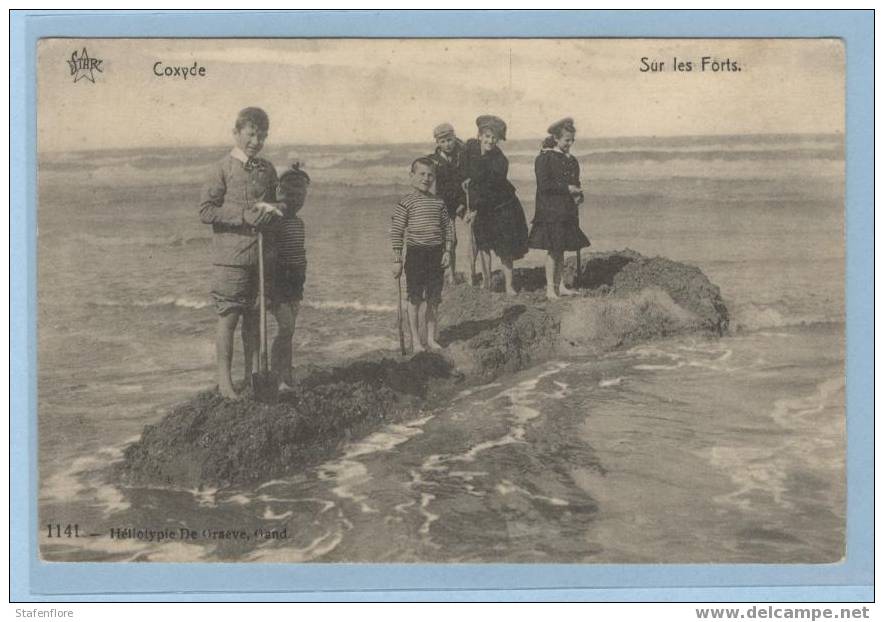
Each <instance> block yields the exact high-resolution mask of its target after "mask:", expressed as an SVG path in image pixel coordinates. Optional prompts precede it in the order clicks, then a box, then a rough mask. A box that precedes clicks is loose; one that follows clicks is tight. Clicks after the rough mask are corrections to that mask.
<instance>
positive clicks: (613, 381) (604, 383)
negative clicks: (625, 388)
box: [599, 378, 623, 388]
mask: <svg viewBox="0 0 884 622" xmlns="http://www.w3.org/2000/svg"><path fill="white" fill-rule="evenodd" d="M621 382H623V378H604V379H602V380H599V386H600V387H602V388H604V387H616V386H618V385H619V384H620V383H621Z"/></svg>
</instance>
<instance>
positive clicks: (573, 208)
mask: <svg viewBox="0 0 884 622" xmlns="http://www.w3.org/2000/svg"><path fill="white" fill-rule="evenodd" d="M534 174H535V175H536V177H537V200H536V203H535V211H534V222H570V221H574V222H576V221H577V203H576V202H575V201H574V197H573V196H571V193H570V192H569V191H568V186H569V185H572V186H578V187H579V186H580V164H578V163H577V158H575V157H574V156H571V155H566V154H564V153H562V152H561V151H556V150H554V149H544V150H543V151H541V152H540V155H538V156H537V158H536V159H535V160H534Z"/></svg>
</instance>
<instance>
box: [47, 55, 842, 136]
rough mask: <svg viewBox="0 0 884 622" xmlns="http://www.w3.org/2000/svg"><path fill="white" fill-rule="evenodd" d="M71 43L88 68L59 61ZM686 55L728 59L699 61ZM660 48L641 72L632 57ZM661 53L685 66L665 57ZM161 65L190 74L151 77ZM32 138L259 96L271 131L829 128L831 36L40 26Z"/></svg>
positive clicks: (834, 102) (220, 121)
mask: <svg viewBox="0 0 884 622" xmlns="http://www.w3.org/2000/svg"><path fill="white" fill-rule="evenodd" d="M83 47H86V49H87V51H88V54H89V55H90V56H92V57H93V58H97V59H101V61H102V64H101V68H102V72H101V73H99V72H95V74H94V75H95V83H94V84H93V83H91V82H89V81H88V80H86V79H80V80H79V81H77V82H76V83H74V82H73V77H72V76H71V70H70V68H69V67H68V64H67V61H68V60H70V58H71V53H72V52H73V51H74V50H81V49H82V48H83ZM702 56H711V57H715V58H719V59H725V58H730V59H732V60H736V61H737V63H739V65H740V66H741V68H742V71H740V72H721V73H712V72H699V71H697V70H696V69H697V66H696V63H697V62H698V61H699V60H700V58H701V57H702ZM642 57H647V58H648V59H649V60H663V61H664V62H665V63H666V69H665V71H663V72H646V73H642V72H641V71H639V69H640V68H641V67H642V64H641V61H640V59H641V58H642ZM673 57H678V58H679V59H684V60H690V61H693V62H694V63H695V71H693V72H690V73H679V72H675V71H673V69H672V62H673V60H672V59H673ZM158 61H159V62H162V63H163V65H162V66H163V67H165V66H174V65H185V66H191V65H193V63H194V62H196V63H197V64H198V66H204V67H205V68H206V76H205V77H189V78H188V79H187V80H186V81H185V80H182V79H181V78H160V77H157V76H155V75H154V63H156V62H158ZM37 73H38V121H37V125H38V146H39V148H40V149H41V150H67V149H97V148H118V147H144V146H175V145H180V146H185V145H207V144H219V143H226V142H229V141H230V130H231V128H232V125H233V121H234V118H235V116H236V112H237V111H238V110H239V109H240V108H243V107H245V106H261V107H263V108H264V109H265V110H267V112H268V114H269V115H270V124H271V126H270V139H269V141H272V142H274V143H289V144H298V143H303V144H308V143H309V144H315V143H328V144H334V143H384V142H419V141H427V140H432V128H433V126H434V125H436V124H438V123H440V122H442V121H449V122H451V123H453V124H454V125H455V127H456V128H457V130H458V133H459V134H460V135H461V136H471V135H473V134H474V133H475V125H474V120H475V118H476V116H477V115H479V114H485V113H491V114H497V115H499V116H501V117H503V118H504V119H505V120H506V121H507V123H508V124H509V128H510V129H509V137H510V138H538V137H542V136H543V135H544V134H545V128H546V127H547V125H548V124H549V123H550V122H551V121H554V120H556V119H558V118H560V117H563V116H566V115H567V116H573V117H574V118H575V119H576V125H577V128H578V133H579V135H580V136H583V137H586V136H644V135H682V134H741V133H759V132H773V133H794V132H814V133H816V132H820V133H822V132H841V131H843V127H844V50H843V47H842V45H841V43H840V42H838V41H835V40H660V39H656V40H655V39H571V40H553V39H532V40H512V39H498V40H485V39H483V40H465V39H434V40H419V39H406V40H401V39H380V40H365V39H342V40H341V39H339V40H326V39H277V40H261V39H252V40H233V39H212V40H182V39H179V40H173V39H152V40H151V39H141V40H127V39H117V40H113V39H91V40H76V39H47V40H43V41H41V42H40V44H39V48H38V72H37Z"/></svg>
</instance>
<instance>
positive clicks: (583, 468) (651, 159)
mask: <svg viewBox="0 0 884 622" xmlns="http://www.w3.org/2000/svg"><path fill="white" fill-rule="evenodd" d="M226 150H227V149H226V148H224V147H218V148H211V147H200V148H196V147H194V148H187V149H154V150H128V151H100V152H68V153H44V154H41V155H40V173H39V209H38V229H39V237H38V301H39V304H38V356H39V370H38V409H39V417H38V420H39V460H38V462H39V470H40V489H39V507H40V519H41V523H46V526H48V525H54V524H59V525H61V526H62V528H64V527H65V526H66V525H68V524H70V523H76V524H77V525H78V527H79V529H80V530H81V531H82V532H84V533H87V534H93V533H94V534H98V535H95V536H88V535H87V536H86V537H80V538H66V537H62V538H49V537H47V534H46V533H44V534H42V536H41V539H40V544H41V553H42V555H43V557H44V558H45V559H50V560H152V561H176V560H177V561H186V560H194V561H195V560H202V561H230V560H261V561H293V562H294V561H313V560H315V561H439V562H443V561H446V562H454V561H459V562H468V561H514V562H557V561H561V562H660V561H670V562H679V561H684V562H834V561H837V560H839V559H840V558H841V557H842V555H843V551H844V533H845V506H844V504H845V469H844V458H845V416H844V242H843V235H844V233H843V222H844V195H843V184H844V177H843V176H844V159H843V139H842V137H841V136H828V135H825V136H821V135H800V136H773V135H760V136H748V137H704V138H691V137H678V138H644V139H642V138H623V139H595V140H592V139H587V140H583V139H582V140H581V142H580V143H578V145H577V146H576V147H575V153H576V155H577V156H578V158H580V162H581V166H582V170H583V173H582V178H583V182H584V187H585V190H586V195H587V202H586V204H585V206H584V207H582V208H581V224H582V226H583V228H584V230H585V231H586V232H587V234H588V235H589V236H590V238H591V239H592V243H593V247H592V249H590V250H614V249H622V248H626V247H628V248H632V249H634V250H637V251H639V252H641V253H643V254H645V255H650V256H653V255H662V256H666V257H669V258H671V259H675V260H678V261H684V262H688V263H691V264H694V265H697V266H698V267H700V268H701V269H702V270H703V271H704V272H705V273H706V274H707V276H708V277H709V278H710V279H711V280H712V281H713V282H714V283H716V284H717V285H719V286H720V288H721V291H722V295H723V297H724V299H725V302H726V304H727V305H728V308H729V310H730V312H731V315H732V318H731V331H730V333H729V334H728V335H726V336H724V337H722V338H720V339H717V338H707V337H679V338H671V339H665V340H659V341H655V342H652V343H648V344H640V345H637V346H635V347H632V348H624V349H620V350H616V351H613V352H610V353H608V354H605V355H602V356H594V357H590V356H582V357H581V356H575V357H572V358H568V359H561V360H553V361H549V362H546V363H544V364H542V365H540V366H538V367H536V368H533V369H528V370H524V371H523V372H520V373H519V374H517V375H514V376H508V377H503V378H500V379H499V380H497V381H496V382H495V383H492V384H491V385H487V386H484V387H477V388H474V389H471V390H470V391H466V392H464V393H463V394H461V395H459V396H457V397H455V398H454V399H452V401H451V403H450V404H448V405H447V406H445V407H443V408H439V409H436V410H432V411H427V412H423V413H416V416H415V418H414V419H413V420H411V421H408V422H406V423H404V424H399V425H391V426H388V427H385V428H381V429H379V430H377V431H376V432H374V433H373V434H371V435H370V436H368V437H367V438H364V439H361V440H358V441H355V442H353V443H352V444H350V445H348V446H347V447H346V448H345V449H343V450H342V451H341V453H340V454H339V455H336V456H333V457H332V458H330V459H329V460H328V461H327V462H326V463H324V464H321V465H316V466H314V467H312V468H310V469H307V470H306V471H304V472H299V473H293V474H292V475H291V476H290V477H288V478H285V479H281V480H275V481H269V482H262V483H260V484H255V485H253V486H249V487H244V488H242V489H222V490H214V489H206V488H204V489H200V490H186V489H160V488H127V487H124V486H120V485H118V484H116V483H115V482H113V481H108V479H107V476H106V473H107V466H108V465H109V464H112V463H113V462H114V461H117V460H119V459H120V458H121V455H122V450H123V448H124V447H125V446H126V445H127V444H128V443H130V442H132V441H133V440H135V439H136V438H137V437H138V436H139V434H140V432H141V430H142V428H143V426H144V425H145V424H148V423H153V422H156V421H158V420H159V419H160V418H161V417H162V416H163V415H164V413H166V412H167V411H168V409H169V408H170V407H171V406H173V405H174V404H176V403H177V402H179V401H182V400H184V399H187V398H188V397H190V396H191V395H193V393H195V392H196V391H198V390H201V389H204V388H207V387H209V386H211V385H212V384H213V357H214V329H215V316H214V312H213V310H212V306H211V301H210V299H209V297H208V294H207V291H208V289H209V282H210V281H209V279H210V274H211V267H210V265H209V245H210V237H211V232H210V228H209V227H207V226H205V225H202V224H200V222H199V218H198V203H199V191H200V186H201V184H202V179H203V178H204V176H205V175H206V173H207V171H208V170H209V167H210V166H211V164H212V162H213V161H215V160H217V159H219V158H220V157H222V156H223V155H224V153H225V152H226ZM423 150H424V148H423V147H422V146H420V145H376V146H358V147H357V146H350V147H345V146H337V147H327V146H325V147H323V146H313V147H294V146H288V145H283V146H276V147H269V148H268V149H267V150H266V152H265V154H264V155H265V156H266V157H268V158H269V159H271V160H272V161H273V162H274V163H275V164H277V165H278V166H280V167H282V166H286V165H287V164H288V162H290V161H291V160H294V159H298V160H301V161H303V162H304V163H305V167H306V169H307V170H308V171H309V172H310V174H311V178H312V179H313V183H312V185H311V190H310V196H309V197H308V201H307V205H306V207H305V208H304V210H303V211H302V212H301V216H302V217H303V219H304V221H305V223H306V227H307V243H308V260H309V267H308V273H307V284H306V287H305V300H304V304H303V306H302V310H301V314H300V317H299V319H298V329H297V332H296V335H295V357H296V364H298V362H305V363H307V362H309V363H319V364H326V363H334V362H338V361H343V360H346V359H347V358H350V357H352V356H355V355H357V354H359V353H362V352H367V351H371V350H377V349H391V350H393V349H395V348H396V346H397V341H396V323H395V321H396V301H397V299H396V295H397V294H396V289H395V281H393V280H392V279H391V278H390V275H389V249H388V245H389V244H388V229H389V217H390V212H391V209H392V206H393V205H394V204H395V201H396V199H397V197H398V196H400V195H401V194H404V193H405V192H407V190H408V187H407V170H408V168H407V167H408V163H409V162H410V161H411V159H413V157H415V156H417V155H420V154H421V153H422V152H423ZM504 150H505V151H506V153H507V155H508V157H509V158H510V162H511V173H510V177H511V179H512V180H513V183H514V184H515V185H516V187H517V189H518V191H519V194H520V197H521V199H522V201H523V203H524V205H525V209H526V212H527V215H528V217H529V221H530V218H531V215H532V213H533V203H534V201H533V198H534V183H533V169H532V162H533V158H534V156H535V155H536V152H537V149H536V145H534V143H533V142H526V141H521V142H519V141H511V142H510V143H507V144H505V145H504ZM465 246H466V244H461V246H460V249H459V255H460V257H459V266H460V269H465V265H466V263H465V262H466V258H465V254H464V253H463V251H464V247H465ZM542 261H543V255H542V254H540V253H537V252H536V251H532V252H531V253H530V254H529V256H528V257H527V258H525V259H524V260H522V261H521V262H519V264H517V265H523V266H532V265H540V263H541V262H542ZM240 358H241V354H240V353H239V352H237V364H236V371H235V373H237V374H241V373H242V372H241V369H242V368H241V363H240V362H239V359H240ZM114 529H116V530H117V532H116V533H117V536H118V537H116V538H111V537H110V534H111V533H112V532H113V530H114ZM126 530H129V531H126ZM44 531H47V530H46V529H44ZM167 531H168V532H169V533H175V534H177V535H181V534H186V535H188V536H190V534H194V533H195V534H196V535H195V536H193V537H176V538H174V539H172V538H168V537H167V538H164V539H163V540H162V541H160V542H157V540H156V538H157V537H158V536H157V535H156V534H161V533H166V532H167ZM203 531H205V532H206V533H205V534H203V533H202V532H203ZM228 532H229V533H228ZM240 532H241V533H244V534H246V536H247V537H237V535H236V534H239V533H240ZM149 533H153V534H154V535H153V536H149ZM213 534H215V535H214V536H213ZM219 534H220V535H219ZM62 535H64V534H62ZM227 536H229V537H227Z"/></svg>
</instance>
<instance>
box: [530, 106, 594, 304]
mask: <svg viewBox="0 0 884 622" xmlns="http://www.w3.org/2000/svg"><path fill="white" fill-rule="evenodd" d="M576 131H577V130H576V129H575V128H574V120H573V119H571V118H570V117H567V118H564V119H562V120H561V121H557V122H555V123H553V124H552V125H550V126H549V128H548V129H547V132H549V136H547V137H546V139H545V140H544V141H543V144H542V145H541V150H540V154H539V155H538V156H537V158H536V159H535V160H534V173H535V175H536V177H537V201H536V203H535V206H536V207H535V211H534V222H533V223H532V226H531V235H530V236H529V237H528V245H529V246H530V247H531V248H539V249H543V250H545V251H547V257H546V297H547V298H549V299H550V300H555V299H556V298H558V297H559V296H570V295H573V294H575V293H577V292H575V291H574V290H572V289H568V288H567V287H566V286H565V284H564V283H562V272H563V269H564V264H565V257H564V256H565V251H579V250H580V249H581V248H584V247H586V246H589V239H588V238H587V237H586V235H585V234H584V233H583V231H581V230H580V220H579V214H578V211H577V209H578V207H579V206H580V204H581V203H583V190H582V189H581V187H580V164H578V162H577V158H575V157H574V156H573V155H572V154H571V145H573V144H574V135H575V134H576ZM577 269H578V270H579V269H580V266H579V265H578V266H577Z"/></svg>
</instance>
